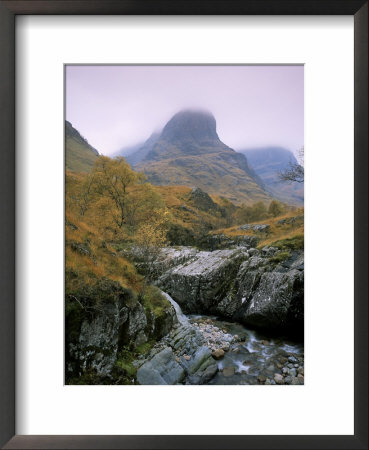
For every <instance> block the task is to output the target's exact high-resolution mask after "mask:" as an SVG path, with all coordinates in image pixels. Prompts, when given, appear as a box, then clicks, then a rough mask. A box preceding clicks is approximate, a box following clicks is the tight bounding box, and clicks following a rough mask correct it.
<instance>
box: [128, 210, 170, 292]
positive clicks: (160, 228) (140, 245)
mask: <svg viewBox="0 0 369 450" xmlns="http://www.w3.org/2000/svg"><path fill="white" fill-rule="evenodd" d="M168 228H169V212H168V211H167V210H166V209H160V210H153V211H152V215H151V219H150V220H149V221H146V222H144V223H142V224H141V225H140V226H139V228H138V230H137V233H136V237H135V245H136V249H137V250H138V256H139V259H140V261H141V263H142V266H143V269H144V272H145V283H144V286H143V290H142V292H141V295H144V293H145V288H146V286H147V283H148V282H150V281H152V279H153V278H154V277H155V274H156V270H155V266H156V264H155V263H156V261H157V259H158V257H159V255H160V253H161V249H162V248H163V247H164V246H165V245H166V243H167V231H168Z"/></svg>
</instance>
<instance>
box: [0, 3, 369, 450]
mask: <svg viewBox="0 0 369 450" xmlns="http://www.w3.org/2000/svg"><path fill="white" fill-rule="evenodd" d="M18 14H101V15H102V14H125V15H130V14H148V15H156V14H163V15H168V14H191V15H192V14H207V15H209V14H210V15H228V14H236V15H241V14H246V15H252V14H261V15H264V14H272V15H273V14H278V15H281V14H287V15H291V14H296V15H299V14H313V15H324V14H332V15H338V14H348V15H354V35H355V36H354V38H355V51H354V54H355V92H354V99H355V108H354V114H355V131H354V137H355V155H354V158H355V186H354V188H355V200H354V205H355V216H354V219H355V226H354V230H355V259H354V262H355V274H354V279H355V289H354V294H355V298H354V302H355V315H354V318H355V350H354V355H355V375H354V381H355V385H354V400H355V413H354V420H355V431H354V435H352V436H351V435H350V436H331V435H326V436H292V435H291V436H242V435H239V436H205V435H204V436H132V435H124V436H15V16H16V15H18ZM0 61H1V63H0V155H1V163H0V248H1V253H0V254H1V257H0V293H1V302H0V377H1V378H0V399H1V400H0V445H2V446H4V447H2V448H7V449H15V448H17V449H26V448H27V449H36V448H37V449H51V448H54V449H72V448H74V449H82V448H84V449H98V448H105V449H159V448H160V449H197V448H198V449H214V450H215V449H221V448H227V449H246V448H247V449H265V450H269V449H281V450H282V449H306V450H307V449H332V450H334V449H368V175H369V174H368V1H367V0H228V1H227V0H203V1H202V2H201V1H200V0H155V1H151V2H150V1H149V0H41V1H40V0H26V1H24V0H8V1H6V0H0ZM337 395H339V393H337ZM317 407H318V405H317Z"/></svg>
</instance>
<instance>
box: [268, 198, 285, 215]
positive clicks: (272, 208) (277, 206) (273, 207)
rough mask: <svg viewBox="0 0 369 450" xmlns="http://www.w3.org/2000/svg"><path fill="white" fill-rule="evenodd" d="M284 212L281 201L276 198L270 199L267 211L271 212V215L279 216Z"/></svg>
mask: <svg viewBox="0 0 369 450" xmlns="http://www.w3.org/2000/svg"><path fill="white" fill-rule="evenodd" d="M283 212H284V207H283V205H282V203H280V202H278V201H277V200H272V201H271V202H270V205H269V208H268V213H269V214H271V215H272V216H273V217H277V216H280V215H281V214H282V213H283Z"/></svg>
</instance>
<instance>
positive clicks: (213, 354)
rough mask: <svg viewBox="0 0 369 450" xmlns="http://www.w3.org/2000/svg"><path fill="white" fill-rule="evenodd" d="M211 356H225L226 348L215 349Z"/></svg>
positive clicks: (215, 357) (216, 357) (217, 357)
mask: <svg viewBox="0 0 369 450" xmlns="http://www.w3.org/2000/svg"><path fill="white" fill-rule="evenodd" d="M211 356H212V357H213V358H214V359H220V358H223V356H224V350H223V349H221V348H218V349H217V350H214V351H213V352H212V354H211Z"/></svg>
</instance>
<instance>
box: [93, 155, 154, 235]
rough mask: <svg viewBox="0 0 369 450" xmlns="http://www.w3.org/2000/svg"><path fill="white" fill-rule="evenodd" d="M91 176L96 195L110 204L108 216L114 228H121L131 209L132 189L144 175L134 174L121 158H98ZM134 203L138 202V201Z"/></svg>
mask: <svg viewBox="0 0 369 450" xmlns="http://www.w3.org/2000/svg"><path fill="white" fill-rule="evenodd" d="M92 176H93V179H94V187H95V190H96V193H97V194H98V195H100V196H102V197H105V198H108V199H109V200H110V201H111V202H112V208H111V209H110V214H111V216H112V218H113V221H114V223H115V224H116V226H117V227H118V228H122V226H123V225H125V224H126V223H127V220H128V216H129V211H130V208H131V209H132V195H131V194H132V188H133V187H134V186H137V185H138V184H142V183H143V182H144V181H145V179H146V177H145V175H144V174H143V173H138V172H134V171H133V170H132V169H131V167H130V165H129V164H128V163H127V162H126V160H125V159H124V158H122V157H117V158H114V159H111V158H108V157H106V156H100V157H99V158H98V159H97V160H96V162H95V165H94V167H93V170H92ZM135 201H136V202H139V199H137V198H136V200H135Z"/></svg>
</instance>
